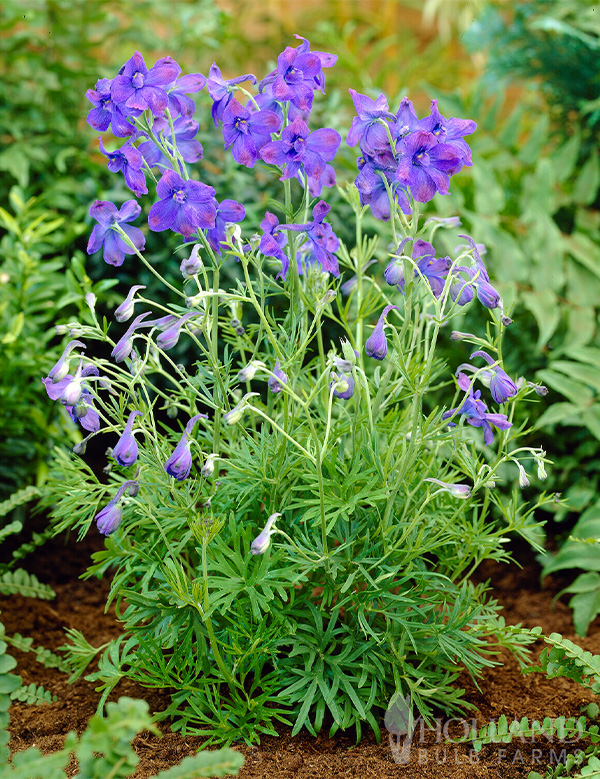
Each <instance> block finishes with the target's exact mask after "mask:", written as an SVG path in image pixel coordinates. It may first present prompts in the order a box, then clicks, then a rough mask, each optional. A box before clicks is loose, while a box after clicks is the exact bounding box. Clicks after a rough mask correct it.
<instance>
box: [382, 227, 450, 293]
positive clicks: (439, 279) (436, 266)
mask: <svg viewBox="0 0 600 779" xmlns="http://www.w3.org/2000/svg"><path fill="white" fill-rule="evenodd" d="M403 244H404V241H403V242H402V243H401V244H400V246H399V247H398V250H397V252H396V254H402V251H403V248H404V247H403ZM412 257H413V260H415V261H416V263H417V267H416V268H415V270H414V275H415V276H419V275H422V276H424V277H425V278H426V279H427V281H428V283H429V286H430V287H431V291H432V292H433V294H434V295H435V297H436V298H439V296H440V295H441V294H442V292H443V290H444V284H445V279H446V276H447V275H448V271H449V270H450V266H451V265H452V263H451V261H450V258H449V257H441V258H436V256H435V249H434V248H433V246H432V245H431V244H430V243H428V242H427V241H423V240H422V239H421V238H419V239H418V240H416V241H415V242H414V244H413V252H412ZM384 275H385V280H386V281H387V283H388V284H390V285H392V286H397V287H398V289H399V290H400V291H403V290H404V263H403V260H401V259H393V260H392V261H391V262H390V264H389V265H388V266H387V268H386V269H385V271H384Z"/></svg>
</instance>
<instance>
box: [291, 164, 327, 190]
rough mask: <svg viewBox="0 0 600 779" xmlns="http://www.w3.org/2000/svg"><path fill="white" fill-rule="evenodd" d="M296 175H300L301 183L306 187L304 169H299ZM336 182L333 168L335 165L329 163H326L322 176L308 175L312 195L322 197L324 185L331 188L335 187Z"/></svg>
mask: <svg viewBox="0 0 600 779" xmlns="http://www.w3.org/2000/svg"><path fill="white" fill-rule="evenodd" d="M296 176H297V177H298V181H299V182H300V184H302V186H303V187H304V185H305V178H304V176H303V175H302V171H300V170H299V171H298V173H297V174H296ZM335 184H336V178H335V170H334V169H333V165H330V164H329V163H327V165H325V170H324V171H323V172H322V173H321V175H320V176H309V177H308V191H309V192H310V194H311V195H312V197H320V195H321V192H322V191H323V187H327V188H328V189H329V188H330V187H335Z"/></svg>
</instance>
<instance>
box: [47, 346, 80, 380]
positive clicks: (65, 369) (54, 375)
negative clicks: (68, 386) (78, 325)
mask: <svg viewBox="0 0 600 779" xmlns="http://www.w3.org/2000/svg"><path fill="white" fill-rule="evenodd" d="M76 346H79V347H80V348H81V349H85V344H83V343H81V341H69V343H68V344H67V345H66V346H65V348H64V350H63V353H62V355H61V356H60V359H59V360H58V362H57V363H56V364H55V365H54V367H53V368H52V370H51V371H50V373H49V374H48V378H49V379H52V383H53V384H57V383H58V382H59V381H61V380H62V379H64V378H65V376H66V375H67V374H68V373H69V359H68V358H69V355H70V354H71V352H72V351H73V349H74V348H75V347H76Z"/></svg>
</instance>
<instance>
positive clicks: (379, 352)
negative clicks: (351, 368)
mask: <svg viewBox="0 0 600 779" xmlns="http://www.w3.org/2000/svg"><path fill="white" fill-rule="evenodd" d="M392 309H396V310H397V309H398V306H391V305H390V306H386V307H385V308H384V309H383V311H382V313H381V316H380V317H379V321H378V322H377V324H376V325H375V328H374V330H373V332H372V333H371V335H370V336H369V337H368V338H367V341H366V343H365V351H366V353H367V354H368V356H369V357H373V359H375V360H384V359H385V356H386V354H387V348H388V347H387V340H386V337H385V333H384V331H383V330H384V326H385V318H386V316H387V314H388V313H389V312H390V311H391V310H392Z"/></svg>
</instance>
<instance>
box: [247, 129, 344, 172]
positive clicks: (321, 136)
mask: <svg viewBox="0 0 600 779" xmlns="http://www.w3.org/2000/svg"><path fill="white" fill-rule="evenodd" d="M341 140H342V139H341V137H340V134H339V133H338V132H337V131H336V130H332V129H330V128H327V127H322V128H321V129H319V130H315V131H314V132H312V133H311V132H309V130H308V126H307V124H306V122H303V121H302V119H300V118H296V119H294V121H293V122H292V123H291V124H289V125H288V126H287V127H285V128H284V130H283V132H282V133H281V140H279V141H271V142H270V143H267V144H266V145H265V146H263V147H262V149H261V150H260V156H261V157H262V158H263V160H264V161H265V162H268V163H269V164H271V165H279V166H280V167H283V166H284V165H285V171H284V173H283V175H282V176H281V181H284V180H285V179H289V178H292V177H293V176H295V175H296V174H297V173H298V171H299V170H300V168H301V167H302V166H303V167H304V170H305V171H306V174H307V175H308V176H314V177H319V176H321V174H322V173H323V171H324V170H325V166H326V164H327V163H328V162H330V161H331V160H332V159H333V158H334V157H335V155H336V153H337V150H338V148H339V145H340V143H341Z"/></svg>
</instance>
